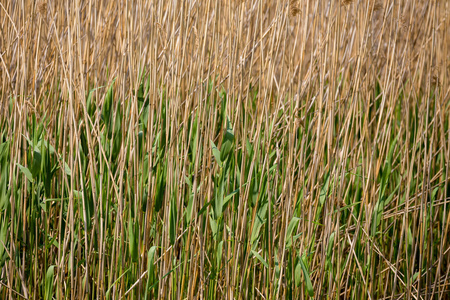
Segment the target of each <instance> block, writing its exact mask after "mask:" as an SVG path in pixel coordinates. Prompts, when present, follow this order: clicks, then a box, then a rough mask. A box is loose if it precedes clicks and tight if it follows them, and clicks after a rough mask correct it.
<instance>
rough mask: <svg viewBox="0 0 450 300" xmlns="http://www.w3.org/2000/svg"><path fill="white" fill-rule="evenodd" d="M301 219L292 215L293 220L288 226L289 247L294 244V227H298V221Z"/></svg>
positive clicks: (286, 240)
mask: <svg viewBox="0 0 450 300" xmlns="http://www.w3.org/2000/svg"><path fill="white" fill-rule="evenodd" d="M299 221H300V218H297V217H292V220H291V221H290V222H289V225H288V228H287V230H286V239H285V244H286V248H289V247H291V246H292V239H291V237H292V233H293V231H294V229H295V228H296V227H297V224H298V222H299Z"/></svg>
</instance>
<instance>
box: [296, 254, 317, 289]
mask: <svg viewBox="0 0 450 300" xmlns="http://www.w3.org/2000/svg"><path fill="white" fill-rule="evenodd" d="M299 261H300V266H301V268H302V271H303V277H304V278H305V284H306V290H307V291H308V294H309V296H310V297H314V289H313V286H312V283H311V277H310V276H309V272H308V269H307V268H306V266H305V264H304V262H303V258H300V259H299Z"/></svg>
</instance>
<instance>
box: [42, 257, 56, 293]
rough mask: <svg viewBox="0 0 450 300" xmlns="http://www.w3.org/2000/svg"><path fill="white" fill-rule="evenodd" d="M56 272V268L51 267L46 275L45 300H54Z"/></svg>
mask: <svg viewBox="0 0 450 300" xmlns="http://www.w3.org/2000/svg"><path fill="white" fill-rule="evenodd" d="M54 272H55V266H54V265H53V266H50V267H49V268H48V269H47V273H46V274H45V296H44V297H45V300H51V299H52V298H53V275H54Z"/></svg>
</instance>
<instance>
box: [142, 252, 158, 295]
mask: <svg viewBox="0 0 450 300" xmlns="http://www.w3.org/2000/svg"><path fill="white" fill-rule="evenodd" d="M155 254H156V246H152V247H151V248H150V250H148V253H147V286H146V289H145V295H144V299H148V294H147V293H148V291H149V290H151V288H150V287H154V281H155V274H154V273H155Z"/></svg>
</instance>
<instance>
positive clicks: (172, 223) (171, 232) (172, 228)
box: [169, 196, 177, 245]
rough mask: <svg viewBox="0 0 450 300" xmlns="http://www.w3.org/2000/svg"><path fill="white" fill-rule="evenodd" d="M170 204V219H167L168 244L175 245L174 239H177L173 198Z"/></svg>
mask: <svg viewBox="0 0 450 300" xmlns="http://www.w3.org/2000/svg"><path fill="white" fill-rule="evenodd" d="M171 202H172V203H171V204H170V217H169V218H170V219H169V239H170V244H171V245H173V244H175V239H176V237H177V210H176V209H177V206H176V201H175V196H173V197H172V201H171Z"/></svg>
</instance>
